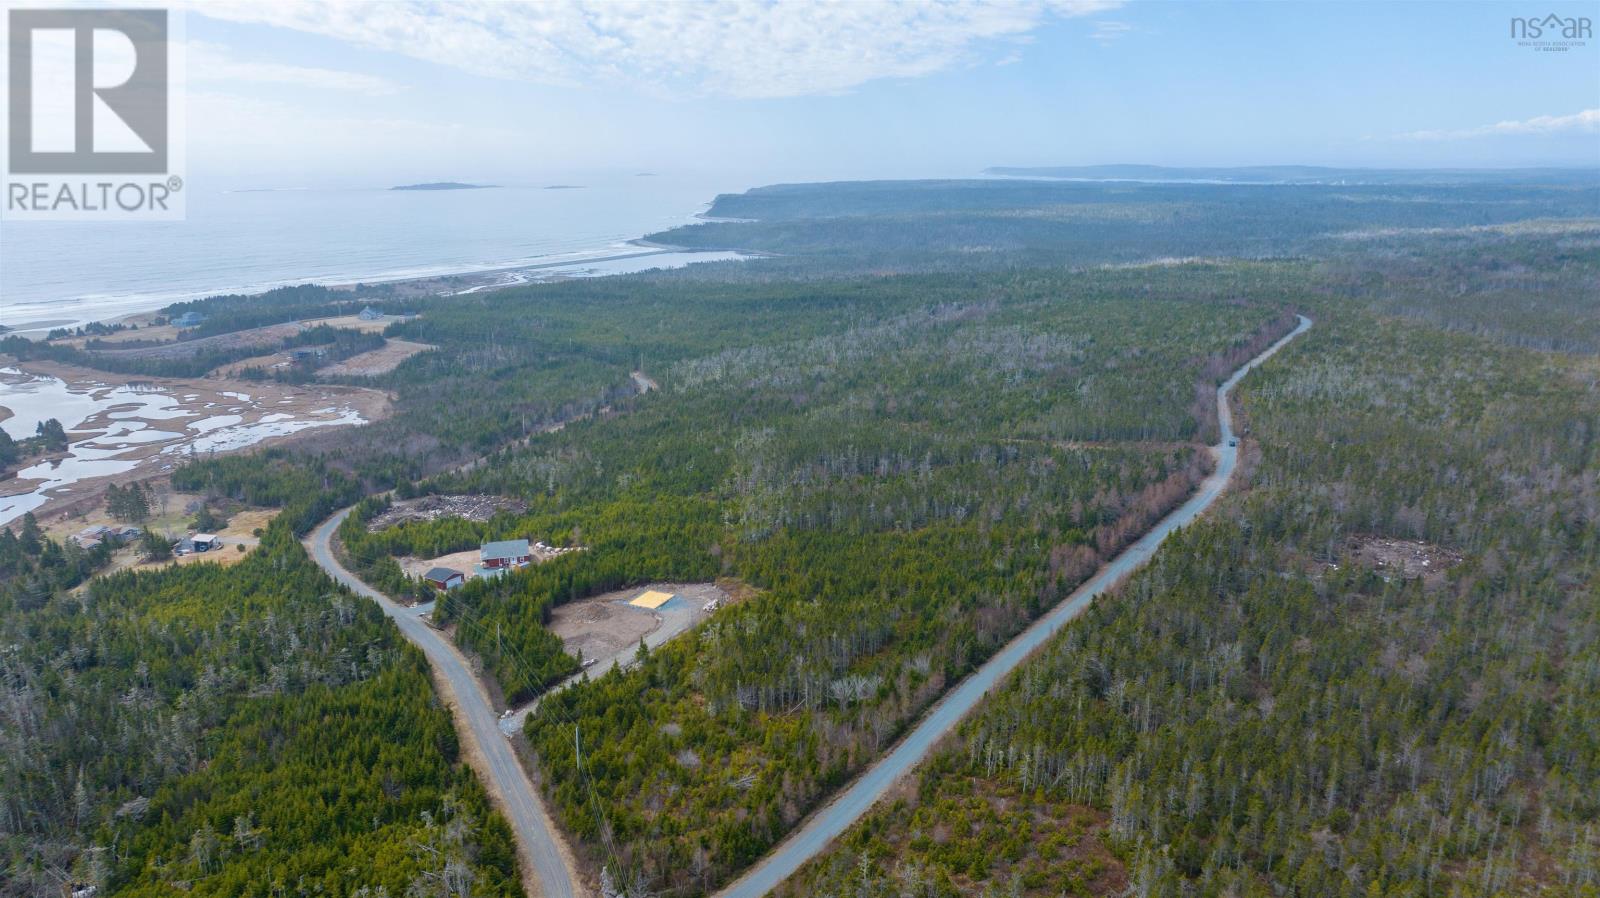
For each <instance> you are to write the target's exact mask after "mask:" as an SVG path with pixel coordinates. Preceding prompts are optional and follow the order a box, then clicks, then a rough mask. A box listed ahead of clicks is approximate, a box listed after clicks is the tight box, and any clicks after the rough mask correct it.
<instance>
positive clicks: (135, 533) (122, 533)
mask: <svg viewBox="0 0 1600 898" xmlns="http://www.w3.org/2000/svg"><path fill="white" fill-rule="evenodd" d="M115 532H116V535H117V538H118V539H120V540H122V541H123V542H131V541H132V540H136V539H138V538H139V537H141V536H144V530H143V529H142V528H139V527H122V528H120V529H118V530H116V531H115Z"/></svg>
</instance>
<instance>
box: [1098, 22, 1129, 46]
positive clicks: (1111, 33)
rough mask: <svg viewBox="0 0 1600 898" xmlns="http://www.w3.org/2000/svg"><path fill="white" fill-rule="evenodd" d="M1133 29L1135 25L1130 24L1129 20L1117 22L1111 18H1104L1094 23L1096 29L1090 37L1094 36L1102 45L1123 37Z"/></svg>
mask: <svg viewBox="0 0 1600 898" xmlns="http://www.w3.org/2000/svg"><path fill="white" fill-rule="evenodd" d="M1132 30H1133V26H1132V25H1129V24H1128V23H1127V22H1116V21H1112V20H1110V19H1103V20H1101V21H1099V22H1096V23H1094V31H1093V32H1092V33H1090V35H1089V37H1091V38H1093V39H1094V40H1095V41H1096V42H1098V43H1100V44H1101V45H1105V44H1109V43H1111V42H1112V41H1114V40H1116V39H1117V38H1119V37H1122V36H1123V35H1125V34H1127V33H1128V32H1130V31H1132Z"/></svg>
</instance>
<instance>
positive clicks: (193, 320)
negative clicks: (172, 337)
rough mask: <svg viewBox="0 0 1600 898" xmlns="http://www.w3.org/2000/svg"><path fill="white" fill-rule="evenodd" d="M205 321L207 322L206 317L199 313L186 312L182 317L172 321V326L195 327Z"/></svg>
mask: <svg viewBox="0 0 1600 898" xmlns="http://www.w3.org/2000/svg"><path fill="white" fill-rule="evenodd" d="M204 320H206V316H204V315H202V314H200V313H199V312H184V313H183V314H182V315H179V316H178V317H176V318H174V319H172V325H173V326H174V327H194V326H195V325H197V324H199V323H200V322H202V321H204Z"/></svg>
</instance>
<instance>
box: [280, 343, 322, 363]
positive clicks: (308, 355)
mask: <svg viewBox="0 0 1600 898" xmlns="http://www.w3.org/2000/svg"><path fill="white" fill-rule="evenodd" d="M327 354H328V350H326V349H324V348H322V347H321V346H313V347H311V348H309V349H291V350H289V358H291V359H294V360H295V361H297V362H309V361H315V360H317V359H320V358H322V357H323V356H325V355H327Z"/></svg>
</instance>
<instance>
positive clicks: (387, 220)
mask: <svg viewBox="0 0 1600 898" xmlns="http://www.w3.org/2000/svg"><path fill="white" fill-rule="evenodd" d="M191 180H192V181H193V180H194V179H191ZM551 183H563V184H570V185H581V187H580V188H579V189H548V188H547V187H544V186H538V185H534V186H505V187H496V188H492V189H484V190H435V191H396V190H388V189H385V188H362V189H356V188H351V189H339V188H332V189H270V188H268V189H243V190H231V191H228V190H222V189H208V188H207V186H206V185H205V184H204V183H203V182H201V183H196V184H194V185H193V187H192V189H193V190H194V192H193V193H192V194H191V195H190V196H189V200H188V219H187V220H186V221H181V222H141V223H127V222H118V223H108V224H103V225H102V224H83V223H54V222H4V223H0V325H5V326H7V327H10V328H13V329H18V330H27V329H29V328H34V327H53V326H59V325H65V326H73V325H77V324H81V323H84V322H87V321H95V320H106V319H110V318H115V317H118V316H121V315H128V314H133V313H136V312H143V311H151V310H154V309H158V308H160V307H162V306H164V305H167V304H168V303H171V302H174V301H177V300H182V299H194V298H197V297H202V296H211V295H215V294H218V293H236V292H237V293H251V292H259V291H262V290H266V289H269V288H271V287H275V286H281V285H283V284H298V283H308V282H315V283H328V284H336V283H350V282H354V281H384V280H397V279H402V278H409V277H421V276H427V275H436V274H455V273H462V272H472V271H485V270H493V269H498V268H507V267H512V266H517V265H538V264H547V263H551V262H564V261H573V262H581V261H582V260H584V259H591V258H601V257H605V256H611V255H615V254H617V253H619V252H628V251H630V250H631V249H635V248H633V247H629V246H628V245H627V242H628V241H629V240H632V239H635V238H637V237H640V236H642V235H644V234H647V233H650V232H652V231H658V230H662V229H664V228H669V227H673V226H675V225H679V224H684V223H687V222H690V221H693V220H694V216H695V215H696V214H698V213H700V212H702V211H704V210H705V208H706V207H707V205H708V204H709V202H710V201H711V200H712V198H714V197H715V196H716V194H717V193H724V192H733V191H739V190H744V189H746V188H747V187H749V186H751V185H749V184H746V183H743V182H742V181H741V182H734V181H732V180H729V181H727V182H721V183H719V182H718V181H717V180H716V179H714V178H681V177H668V176H657V177H638V176H632V175H624V176H609V177H606V178H598V179H595V178H578V177H574V178H571V179H569V180H565V181H559V182H558V181H555V180H552V181H551ZM681 261H682V260H680V259H670V260H669V259H662V260H658V261H657V262H656V263H654V264H661V263H662V262H681ZM640 267H650V266H646V265H644V264H643V262H642V261H641V262H640V263H636V264H634V265H621V266H618V265H612V266H610V267H609V268H608V269H607V268H603V269H602V270H610V271H625V270H634V269H636V268H640Z"/></svg>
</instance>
